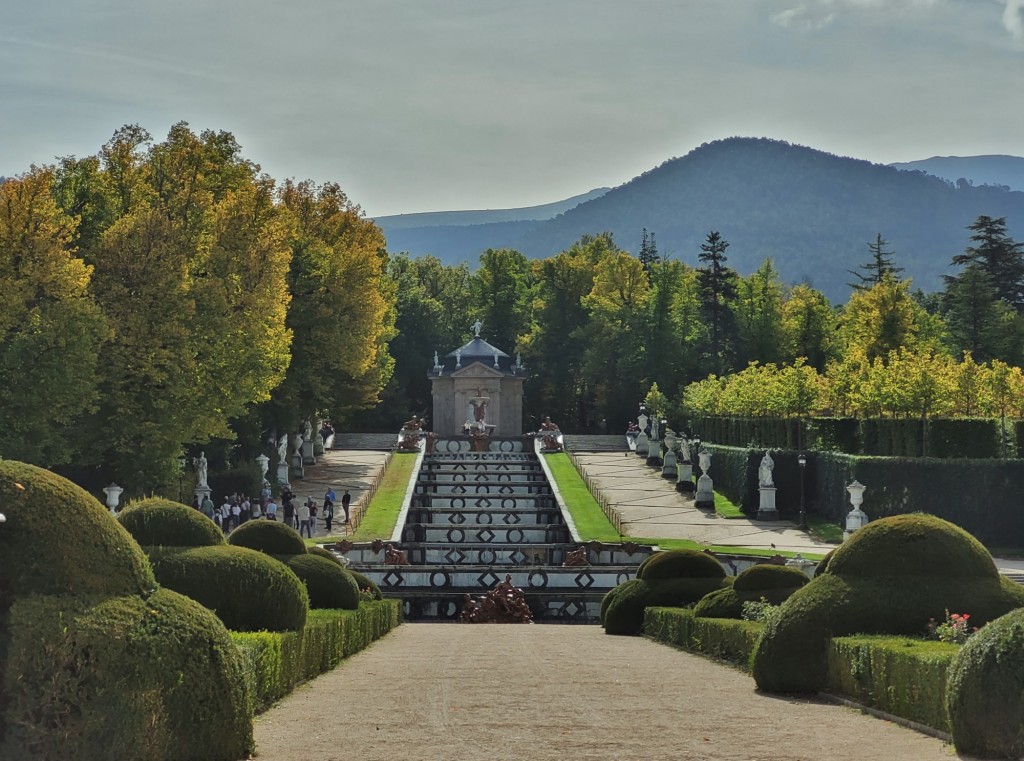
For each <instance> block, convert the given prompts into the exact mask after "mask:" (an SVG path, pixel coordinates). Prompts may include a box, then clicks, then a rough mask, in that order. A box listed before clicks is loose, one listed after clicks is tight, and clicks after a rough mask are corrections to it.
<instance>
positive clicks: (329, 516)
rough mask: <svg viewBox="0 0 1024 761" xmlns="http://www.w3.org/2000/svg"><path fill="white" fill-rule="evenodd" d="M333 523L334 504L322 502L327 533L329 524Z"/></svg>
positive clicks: (329, 530)
mask: <svg viewBox="0 0 1024 761" xmlns="http://www.w3.org/2000/svg"><path fill="white" fill-rule="evenodd" d="M333 522H334V503H333V502H328V501H326V500H324V526H325V528H326V529H327V533H328V534H329V533H331V523H333Z"/></svg>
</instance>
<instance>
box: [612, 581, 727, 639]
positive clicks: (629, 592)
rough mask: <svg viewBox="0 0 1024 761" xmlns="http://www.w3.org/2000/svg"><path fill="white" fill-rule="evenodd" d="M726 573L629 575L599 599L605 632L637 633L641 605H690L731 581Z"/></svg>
mask: <svg viewBox="0 0 1024 761" xmlns="http://www.w3.org/2000/svg"><path fill="white" fill-rule="evenodd" d="M731 582H732V579H729V578H727V577H719V578H716V577H707V576H705V577H695V578H682V579H655V580H653V581H651V580H648V579H632V580H630V581H626V582H623V583H622V584H619V585H618V586H617V587H615V588H614V589H612V590H610V591H609V592H608V594H606V595H605V596H604V599H602V601H601V610H602V616H601V623H602V624H603V625H604V630H605V633H606V634H640V633H641V631H642V630H643V624H644V608H650V607H654V606H659V605H663V606H667V607H674V608H679V607H684V606H687V605H692V604H693V603H695V602H697V601H698V600H700V599H701V598H702V597H704V595H706V594H708V593H709V592H711V591H713V590H715V589H719V588H722V587H728V586H730V585H731Z"/></svg>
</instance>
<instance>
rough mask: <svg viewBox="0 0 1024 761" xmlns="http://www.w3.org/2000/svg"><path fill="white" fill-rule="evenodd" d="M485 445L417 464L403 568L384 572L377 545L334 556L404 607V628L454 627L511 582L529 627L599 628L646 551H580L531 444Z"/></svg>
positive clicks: (439, 448)
mask: <svg viewBox="0 0 1024 761" xmlns="http://www.w3.org/2000/svg"><path fill="white" fill-rule="evenodd" d="M485 443H486V444H487V446H488V449H487V451H470V450H471V449H473V448H474V443H473V442H470V441H469V440H464V441H461V440H459V438H457V437H454V438H452V439H451V440H450V441H448V440H444V439H442V440H438V441H436V442H435V446H434V451H433V452H432V453H430V454H421V455H419V457H420V458H421V463H420V467H419V472H418V476H417V480H416V482H415V486H414V488H413V489H412V490H411V493H410V494H409V495H408V497H407V499H408V503H407V505H406V506H405V507H404V511H405V518H404V521H400V523H401V525H400V528H399V529H398V530H396V533H395V536H394V537H393V540H394V541H393V542H392V549H393V550H401V551H402V552H404V553H405V559H406V560H407V561H408V564H398V563H389V562H388V553H387V548H386V547H385V546H384V543H382V542H377V543H374V544H373V545H351V544H348V543H343V544H342V545H340V546H339V547H338V548H336V549H339V550H341V551H342V552H343V553H344V555H345V556H346V557H347V558H348V560H349V563H350V567H351V568H353V569H354V570H358V571H360V572H361V573H363V574H365V575H366V576H367V577H369V578H370V579H372V580H373V581H374V582H376V583H377V584H378V585H379V586H380V587H381V590H382V591H383V592H384V594H385V595H386V596H388V597H401V598H402V599H403V600H404V602H405V605H404V608H405V617H406V620H410V621H450V620H456V619H458V617H459V614H460V612H461V610H462V606H463V603H464V602H465V599H466V596H467V595H469V596H472V597H479V596H481V595H483V594H485V593H486V592H487V591H489V590H490V589H492V588H493V587H494V586H495V585H496V584H497V583H498V582H499V581H503V580H504V579H505V577H506V576H510V577H511V582H512V584H513V585H514V586H516V587H519V588H520V589H522V590H523V591H524V593H525V594H526V598H527V602H528V603H529V605H530V608H531V611H532V612H533V617H534V620H535V621H543V622H547V623H596V622H597V621H598V619H599V613H600V603H601V598H602V597H603V596H604V594H605V593H606V592H607V591H608V590H609V589H611V588H612V587H614V586H616V585H618V584H620V583H622V582H623V581H627V580H629V579H631V578H633V576H634V575H635V573H636V568H637V566H638V565H639V563H640V561H641V560H643V559H644V558H645V557H646V556H647V555H648V554H649V553H650V551H651V548H649V547H641V546H637V545H632V544H624V545H601V544H599V543H597V542H593V543H590V544H587V545H584V544H582V542H580V541H579V540H578V537H576V536H574V529H573V527H572V526H571V522H570V521H569V520H567V518H566V515H567V513H565V512H563V509H562V506H561V505H560V504H559V499H560V498H559V496H558V494H557V493H556V491H555V490H554V489H553V488H552V486H551V484H550V483H549V481H548V476H547V473H546V471H545V468H544V465H543V464H542V462H541V457H543V455H538V453H537V452H535V451H531V450H532V449H533V442H532V441H531V440H528V439H526V440H523V439H502V440H490V441H488V442H485ZM475 446H477V447H479V446H480V443H479V442H476V443H475ZM524 450H525V451H524ZM580 548H582V551H580ZM574 551H575V552H574ZM570 553H573V554H572V555H571V554H570ZM391 559H392V560H394V559H395V558H394V556H392V558H391ZM566 563H569V565H566ZM575 563H580V564H579V565H577V564H575Z"/></svg>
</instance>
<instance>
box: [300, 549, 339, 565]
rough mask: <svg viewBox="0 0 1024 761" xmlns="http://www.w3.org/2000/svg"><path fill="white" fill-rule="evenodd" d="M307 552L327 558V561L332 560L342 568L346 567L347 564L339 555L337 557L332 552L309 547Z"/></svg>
mask: <svg viewBox="0 0 1024 761" xmlns="http://www.w3.org/2000/svg"><path fill="white" fill-rule="evenodd" d="M306 552H308V553H309V554H310V555H318V556H320V557H322V558H327V560H330V561H331V562H332V563H337V564H338V565H340V566H341V567H342V568H344V567H345V564H344V563H342V562H341V560H339V559H338V556H337V555H335V554H334V553H333V552H331V551H330V550H325V549H324V548H323V547H316V546H314V547H309V548H307V549H306Z"/></svg>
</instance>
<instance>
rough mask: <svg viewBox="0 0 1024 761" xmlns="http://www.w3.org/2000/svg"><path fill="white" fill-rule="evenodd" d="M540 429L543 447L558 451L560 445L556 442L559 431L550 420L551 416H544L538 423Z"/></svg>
mask: <svg viewBox="0 0 1024 761" xmlns="http://www.w3.org/2000/svg"><path fill="white" fill-rule="evenodd" d="M540 429H541V430H542V431H544V434H543V436H542V438H541V442H542V444H543V445H544V449H546V450H548V451H550V452H558V451H560V450H561V449H562V445H561V444H559V443H558V434H559V433H561V431H559V430H558V426H557V425H556V424H555V423H552V422H551V418H550V417H548V416H547V415H545V416H544V422H543V423H541V424H540Z"/></svg>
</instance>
